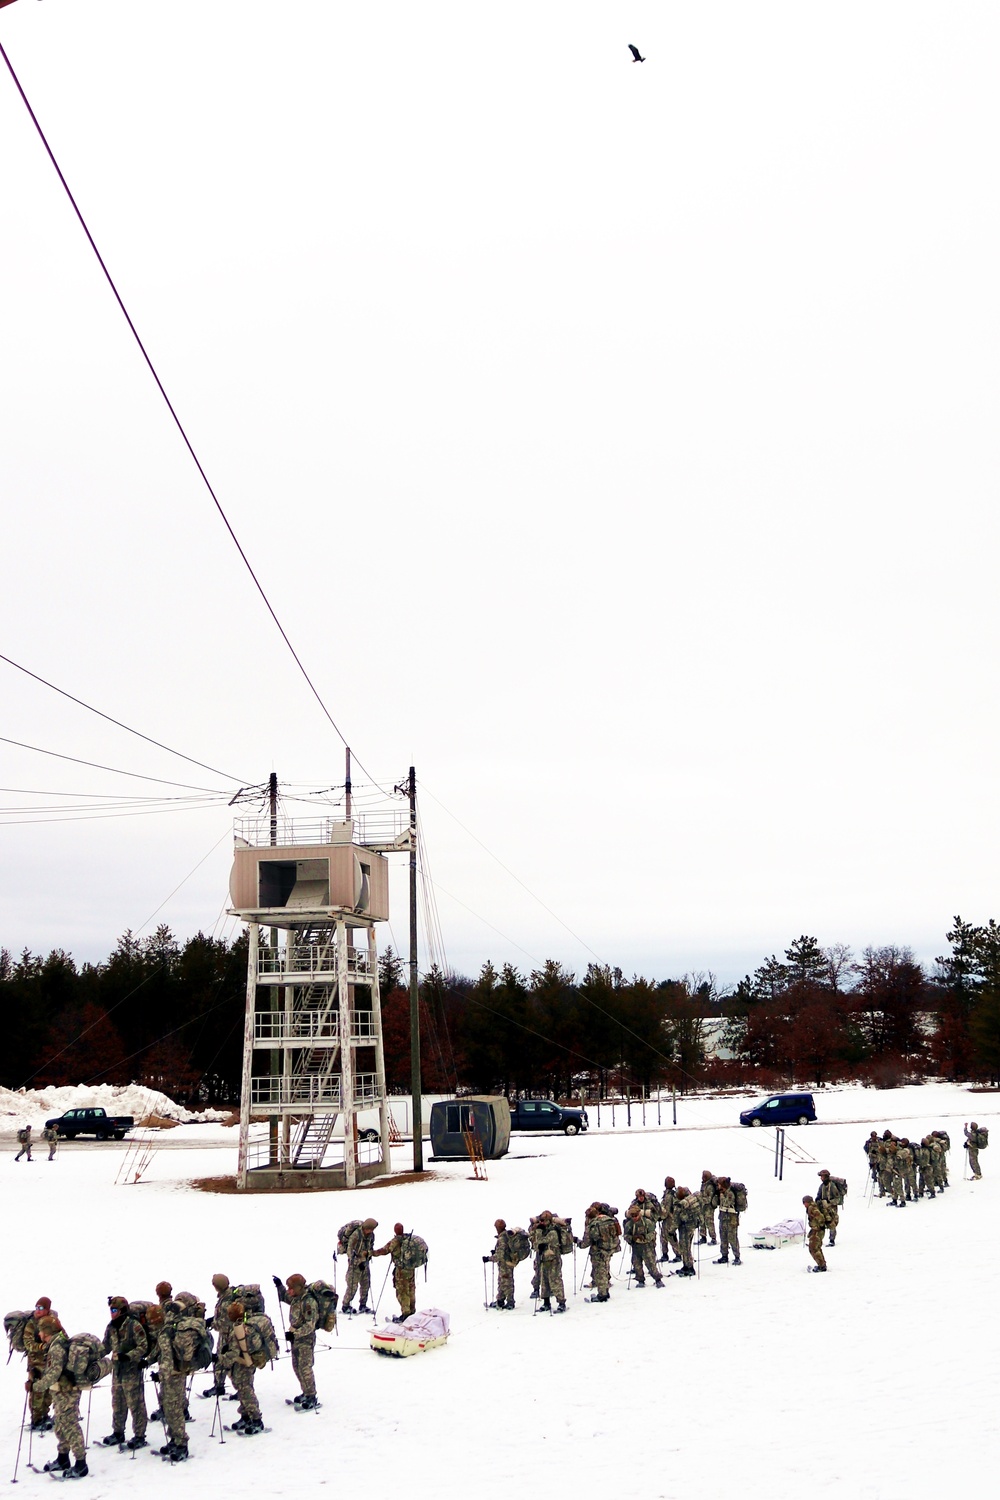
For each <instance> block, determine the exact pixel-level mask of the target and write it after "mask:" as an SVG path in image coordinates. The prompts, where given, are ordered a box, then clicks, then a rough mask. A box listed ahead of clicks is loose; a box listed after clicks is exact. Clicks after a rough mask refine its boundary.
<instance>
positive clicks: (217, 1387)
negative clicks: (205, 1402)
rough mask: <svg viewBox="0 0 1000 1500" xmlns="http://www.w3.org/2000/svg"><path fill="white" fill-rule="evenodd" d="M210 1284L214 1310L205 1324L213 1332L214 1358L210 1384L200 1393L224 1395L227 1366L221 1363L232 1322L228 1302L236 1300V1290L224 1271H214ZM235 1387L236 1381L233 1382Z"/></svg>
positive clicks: (206, 1395) (207, 1395)
mask: <svg viewBox="0 0 1000 1500" xmlns="http://www.w3.org/2000/svg"><path fill="white" fill-rule="evenodd" d="M212 1286H213V1287H214V1289H215V1311H214V1312H213V1313H212V1316H211V1317H210V1318H208V1319H206V1326H207V1327H209V1328H211V1330H212V1332H213V1333H214V1334H215V1359H214V1360H213V1362H212V1374H213V1380H212V1384H211V1385H209V1386H206V1387H205V1389H204V1390H203V1391H202V1393H201V1394H202V1395H203V1396H205V1397H209V1396H224V1395H225V1394H226V1374H227V1371H228V1367H227V1366H226V1365H225V1364H223V1361H222V1356H223V1354H224V1353H225V1350H226V1345H227V1344H228V1342H229V1334H230V1330H231V1329H232V1324H231V1323H230V1321H229V1317H228V1313H229V1304H230V1303H231V1302H234V1301H235V1300H236V1292H235V1291H234V1289H233V1287H232V1286H231V1285H230V1282H229V1277H228V1276H227V1275H226V1274H225V1272H224V1271H216V1273H215V1275H214V1276H213V1277H212ZM233 1388H234V1389H236V1382H235V1381H234V1382H233Z"/></svg>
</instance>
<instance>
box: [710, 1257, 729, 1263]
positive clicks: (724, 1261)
mask: <svg viewBox="0 0 1000 1500" xmlns="http://www.w3.org/2000/svg"><path fill="white" fill-rule="evenodd" d="M728 1264H729V1256H728V1255H720V1256H719V1258H718V1260H713V1262H712V1265H713V1266H728Z"/></svg>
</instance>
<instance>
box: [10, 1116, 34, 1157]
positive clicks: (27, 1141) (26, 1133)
mask: <svg viewBox="0 0 1000 1500" xmlns="http://www.w3.org/2000/svg"><path fill="white" fill-rule="evenodd" d="M17 1144H18V1145H19V1146H20V1148H21V1149H20V1151H19V1152H18V1153H17V1155H16V1156H15V1157H14V1160H15V1161H20V1160H21V1157H22V1156H24V1155H27V1158H28V1160H29V1161H30V1160H31V1126H30V1125H22V1126H21V1128H20V1130H19V1131H18V1132H17Z"/></svg>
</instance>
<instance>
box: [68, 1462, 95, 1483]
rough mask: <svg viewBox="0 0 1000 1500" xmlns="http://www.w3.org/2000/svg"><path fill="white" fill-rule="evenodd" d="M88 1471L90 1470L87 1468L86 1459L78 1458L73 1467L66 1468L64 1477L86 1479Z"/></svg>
mask: <svg viewBox="0 0 1000 1500" xmlns="http://www.w3.org/2000/svg"><path fill="white" fill-rule="evenodd" d="M89 1473H90V1470H89V1469H88V1468H87V1460H86V1459H85V1458H78V1459H77V1461H76V1463H75V1464H74V1465H73V1467H72V1468H71V1469H67V1470H66V1478H67V1479H86V1477H87V1475H88V1474H89Z"/></svg>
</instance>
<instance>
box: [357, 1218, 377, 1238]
mask: <svg viewBox="0 0 1000 1500" xmlns="http://www.w3.org/2000/svg"><path fill="white" fill-rule="evenodd" d="M361 1228H362V1229H363V1230H364V1232H365V1234H371V1232H372V1230H373V1229H377V1228H378V1219H365V1220H364V1221H363V1223H362V1225H361Z"/></svg>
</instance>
